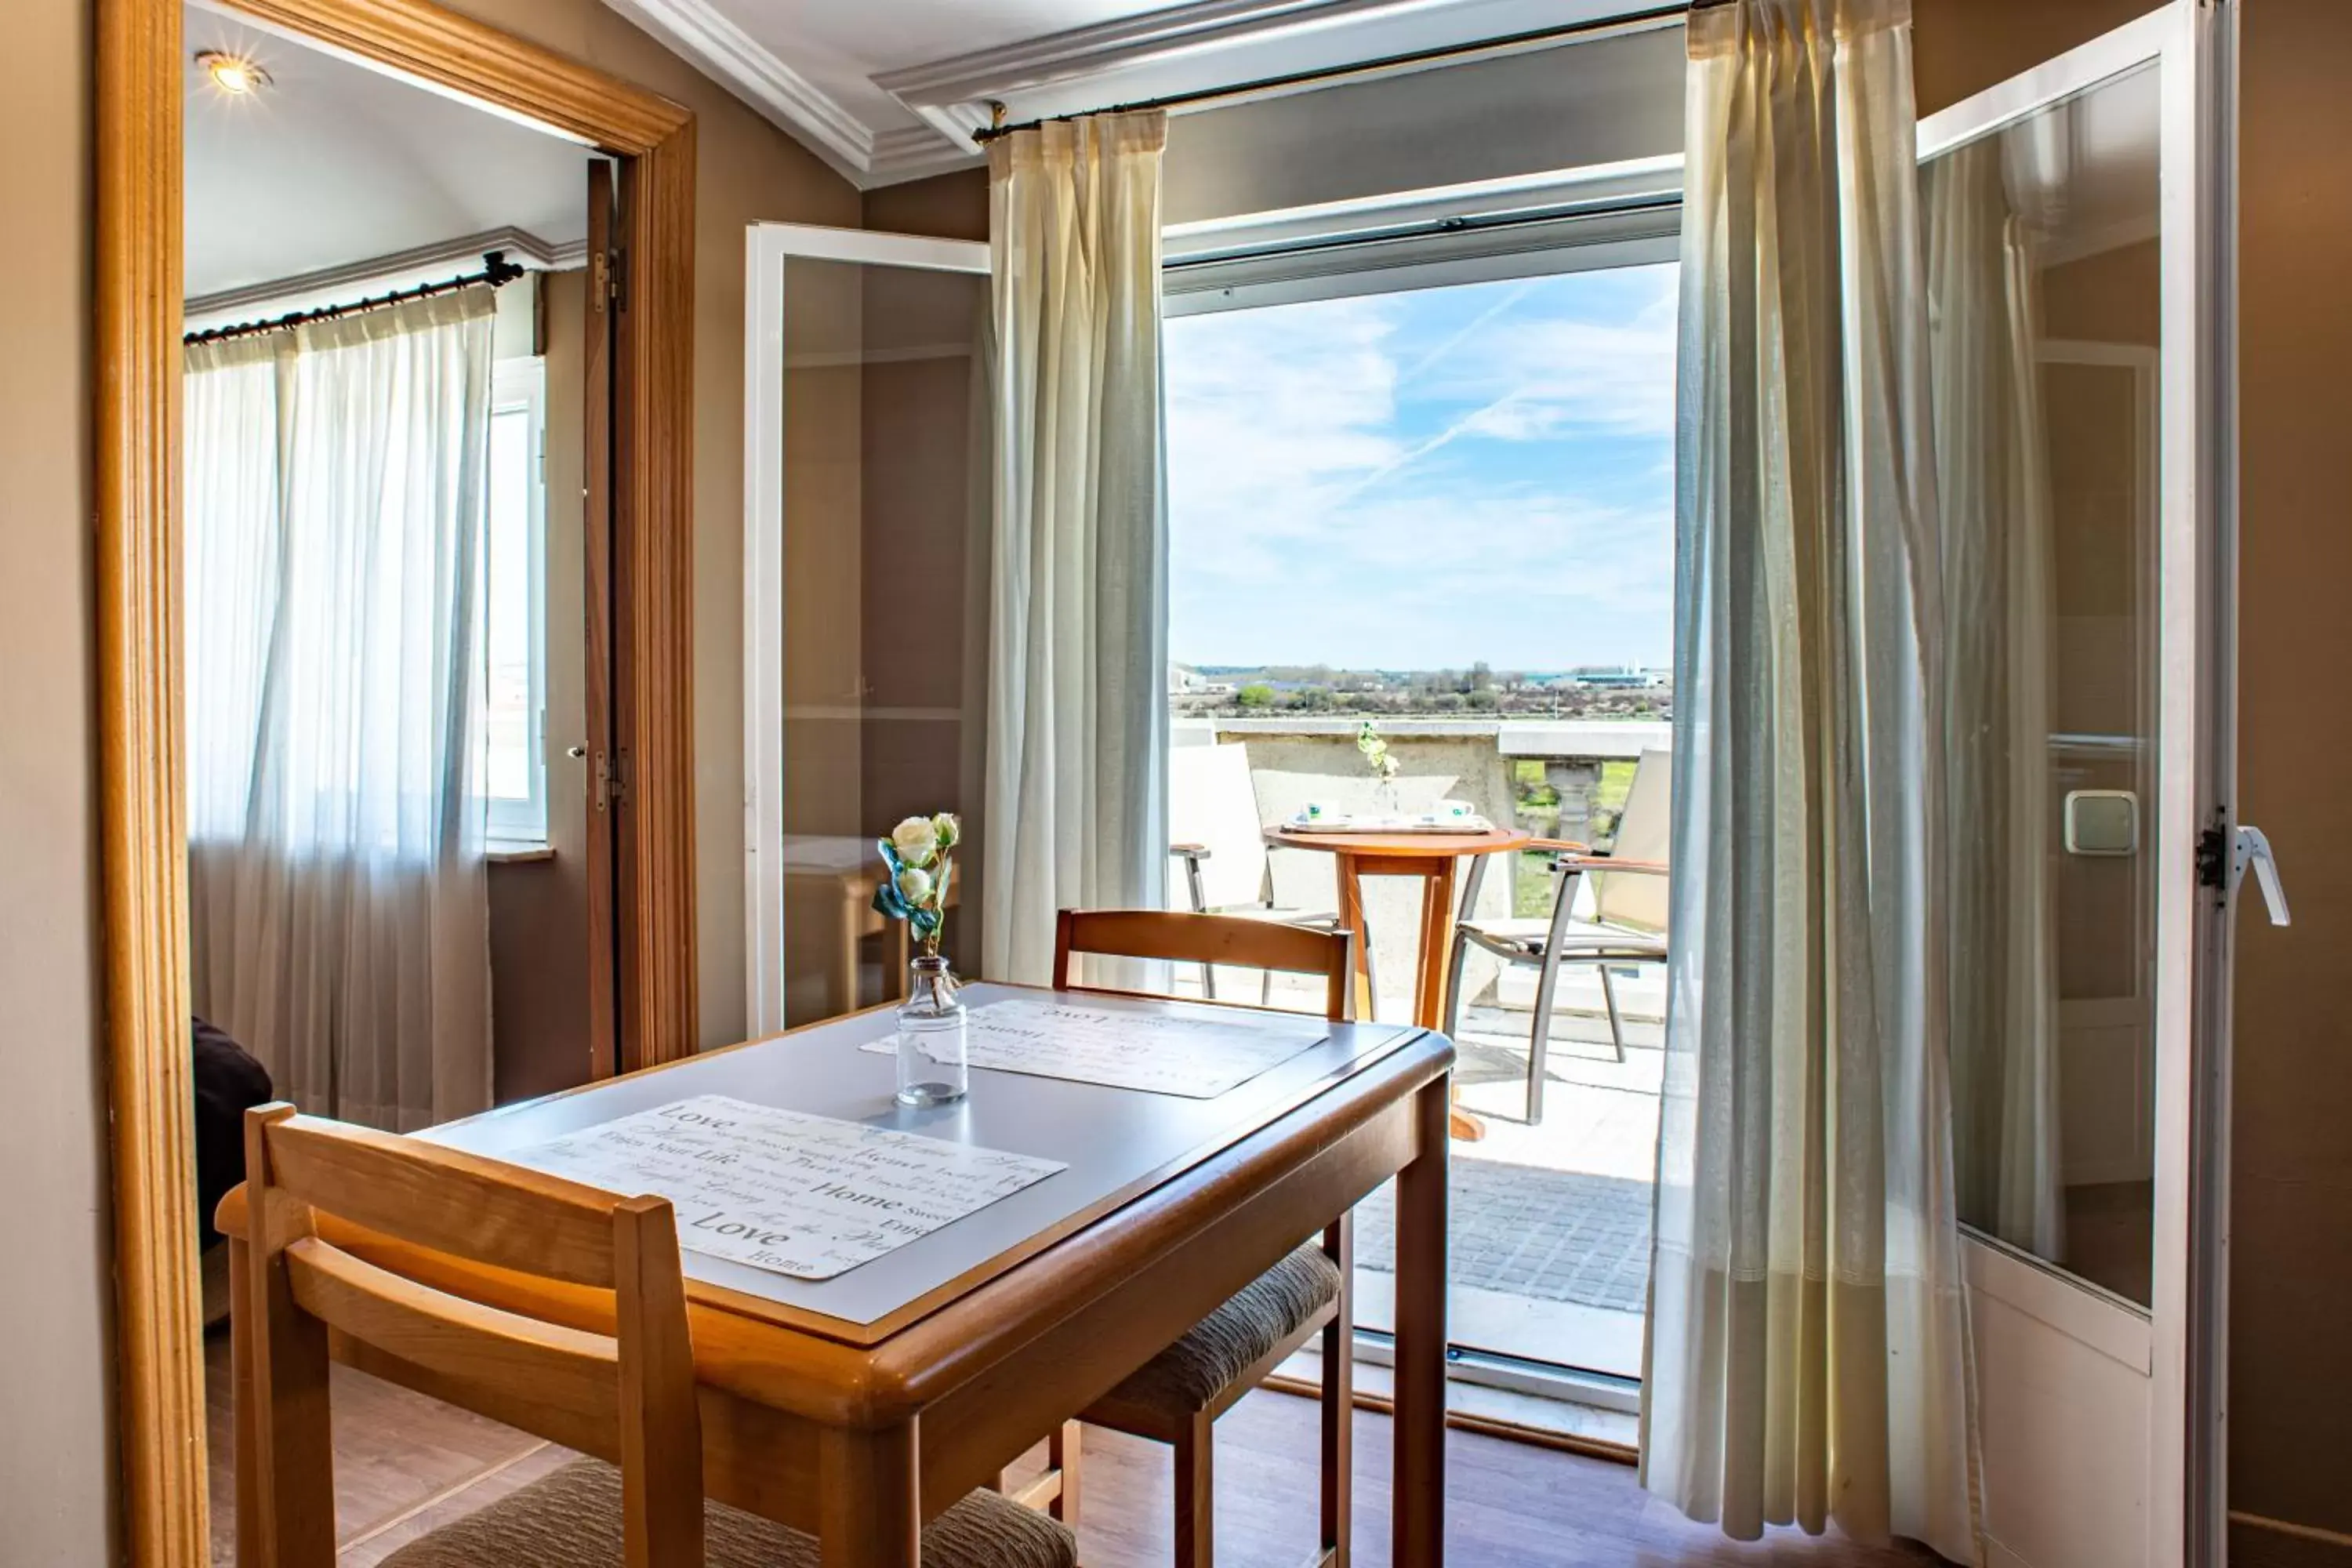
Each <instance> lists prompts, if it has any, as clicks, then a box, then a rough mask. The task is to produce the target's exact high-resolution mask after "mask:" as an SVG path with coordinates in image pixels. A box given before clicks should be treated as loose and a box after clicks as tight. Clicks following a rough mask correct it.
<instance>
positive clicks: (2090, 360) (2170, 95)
mask: <svg viewBox="0 0 2352 1568" xmlns="http://www.w3.org/2000/svg"><path fill="white" fill-rule="evenodd" d="M2234 13H2235V6H2234V5H2217V4H2215V3H2214V0H2176V3H2175V4H2173V5H2168V6H2166V7H2165V8H2163V9H2162V10H2159V11H2156V12H2153V13H2151V14H2150V15H2148V16H2145V17H2142V18H2141V19H2139V20H2138V21H2137V22H2134V23H2132V24H2130V25H2128V26H2125V27H2122V28H2119V29H2117V30H2116V31H2115V32H2113V33H2111V34H2109V35H2107V36H2105V37H2102V38H2099V39H2097V40H2095V41H2094V42H2092V43H2090V44H2088V45H2085V46H2084V47H2082V48H2079V49H2076V50H2074V51H2073V52H2072V53H2069V54H2067V55H2065V56H2063V57H2061V58H2057V59H2054V60H2052V61H2050V62H2048V63H2047V64H2045V65H2042V66H2041V67H2039V68H2035V69H2034V70H2032V71H2030V72H2028V73H2027V74H2025V75H2024V76H2021V77H2019V78H2016V79H2012V80H2011V81H2008V82H2005V83H2003V84H2001V85H2000V86H1999V87H1996V88H1994V89H1991V90H1990V91H1988V92H1985V93H1983V94H1980V95H1979V96H1978V97H1977V98H1974V99H1971V100H1969V101H1967V102H1965V103H1961V104H1958V105H1957V106H1955V107H1954V108H1952V109H1949V110H1945V111H1944V112H1942V113H1939V114H1937V115H1935V116H1932V117H1931V118H1929V119H1928V120H1927V121H1923V122H1922V123H1921V125H1920V128H1919V152H1920V158H1921V182H1922V188H1921V209H1922V215H1923V223H1924V226H1925V229H1926V234H1927V266H1928V271H1929V275H1930V295H1931V299H1932V300H1933V305H1934V310H1933V313H1932V316H1931V320H1932V322H1933V326H1932V332H1933V335H1934V339H1935V342H1934V347H1935V365H1936V389H1937V400H1936V408H1937V437H1938V439H1937V445H1938V454H1937V455H1938V469H1939V482H1940V484H1941V486H1942V488H1943V489H1944V490H1945V492H1946V497H1947V516H1946V527H1947V531H1948V540H1949V543H1948V547H1947V551H1946V558H1945V567H1946V575H1947V579H1948V590H1949V597H1948V606H1949V608H1950V610H1951V612H1952V614H1951V628H1952V637H1953V638H1954V639H1955V641H1954V654H1955V658H1954V667H1953V672H1952V686H1951V690H1952V693H1953V704H1954V709H1953V731H1954V734H1955V736H1956V737H1957V738H1958V740H1959V741H1960V742H1962V743H1961V744H1958V745H1956V746H1955V752H1956V757H1955V761H1954V772H1953V787H1952V796H1953V802H1954V813H1955V816H1954V820H1955V823H1956V826H1957V828H1958V834H1957V837H1956V847H1955V862H1954V872H1955V880H1954V896H1955V903H1954V910H1955V928H1956V936H1955V950H1954V955H1953V956H1954V964H1953V975H1954V981H1953V984H1954V991H1955V998H1956V1012H1955V1027H1954V1035H1953V1043H1952V1050H1953V1079H1954V1098H1955V1121H1956V1125H1955V1130H1954V1131H1955V1137H1954V1151H1955V1165H1956V1175H1957V1178H1958V1185H1959V1189H1960V1198H1961V1203H1960V1208H1961V1217H1962V1219H1963V1221H1964V1223H1965V1224H1967V1225H1968V1226H1969V1237H1968V1240H1967V1243H1966V1251H1967V1255H1968V1272H1969V1294H1970V1309H1971V1322H1972V1325H1973V1330H1974V1334H1975V1341H1976V1351H1977V1363H1978V1374H1979V1378H1978V1395H1979V1412H1980V1416H1981V1421H1982V1429H1983V1436H1984V1457H1985V1475H1984V1493H1985V1508H1986V1528H1987V1533H1988V1536H1989V1538H1990V1539H1989V1541H1988V1542H1987V1548H1988V1552H1987V1554H1988V1558H1989V1560H1990V1561H1991V1562H1992V1563H1996V1564H2003V1565H2011V1568H2013V1565H2015V1564H2021V1563H2022V1564H2030V1565H2031V1568H2176V1565H2179V1564H2184V1563H2219V1562H2220V1561H2221V1529H2222V1521H2223V1508H2222V1503H2221V1484H2222V1467H2221V1393H2222V1389H2223V1378H2222V1369H2221V1353H2222V1346H2223V1339H2222V1321H2221V1312H2222V1296H2221V1284H2222V1281H2221V1274H2220V1258H2221V1247H2222V1243H2223V1240H2224V1226H2226V1222H2227V1203H2226V1190H2225V1188H2226V1182H2227V1163H2226V1162H2227V1150H2226V1147H2225V1144H2224V1140H2225V1129H2226V1125H2227V1103H2226V1098H2227V1090H2228V1071H2227V1066H2228V1048H2229V1042H2228V1017H2229V1013H2228V943H2227V928H2226V925H2225V923H2224V922H2223V921H2222V919H2221V914H2222V910H2223V907H2224V902H2225V900H2226V899H2227V898H2228V896H2229V893H2230V891H2231V887H2230V885H2229V884H2230V878H2229V877H2228V875H2227V874H2226V870H2224V871H2223V872H2222V874H2221V875H2220V876H2218V877H2215V876H2211V875H2209V874H2208V873H2209V872H2210V870H2212V869H2213V868H2215V867H2216V866H2224V867H2225V866H2226V862H2227V860H2228V858H2229V857H2228V856H2226V855H2220V856H2218V857H2217V856H2216V855H2215V854H2214V853H2213V851H2214V849H2215V848H2216V847H2222V846H2227V845H2228V844H2230V843H2231V841H2232V839H2231V835H2233V834H2234V832H2235V828H2236V825H2235V823H2234V821H2233V820H2232V818H2231V801H2233V800H2234V798H2235V792H2234V788H2233V757H2234V737H2233V734H2232V730H2231V700H2232V692H2233V684H2232V682H2233V675H2232V669H2231V652H2232V637H2233V631H2232V625H2231V615H2232V607H2233V605H2234V599H2235V591H2236V590H2235V579H2234V548H2233V544H2232V527H2233V514H2234V496H2233V489H2234V469H2233V466H2232V465H2233V460H2234V458H2233V451H2232V445H2233V430H2234V406H2233V395H2234V362H2233V358H2232V353H2233V350H2232V345H2231V338H2230V329H2231V318H2232V314H2233V312H2232V308H2231V297H2232V296H2231V291H2232V289H2233V288H2234V281H2233V278H2232V274H2231V237H2232V231H2233V227H2234V216H2233V209H2232V206H2231V188H2230V186H2231V159H2232V156H2233V154H2232V151H2231V132H2232V120H2233V115H2234V109H2233V105H2232V102H2231V80H2232V72H2233V69H2234V68H2233V65H2232V63H2231V62H2232V51H2231V45H2232V29H2233V26H2234V20H2235V16H2234ZM2216 882H2218V883H2219V884H2220V885H2219V886H2215V885H2212V884H2214V883H2216Z"/></svg>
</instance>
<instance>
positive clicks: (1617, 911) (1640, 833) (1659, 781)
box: [1592, 752, 1675, 931]
mask: <svg viewBox="0 0 2352 1568" xmlns="http://www.w3.org/2000/svg"><path fill="white" fill-rule="evenodd" d="M1674 783H1675V767H1674V757H1673V754H1672V753H1671V752H1643V753H1642V759H1641V761H1640V762H1638V763H1634V764H1633V787H1632V788H1631V789H1629V790H1627V791H1626V792H1625V809H1624V810H1623V811H1622V812H1620V813H1619V814H1618V816H1617V837H1616V838H1615V839H1614V840H1613V841H1612V843H1611V845H1610V849H1609V853H1610V856H1611V858H1613V859H1618V860H1649V861H1654V862H1655V863H1657V864H1658V865H1661V866H1663V865H1664V864H1665V863H1666V856H1667V853H1668V850H1669V849H1670V847H1672V845H1673V842H1674V815H1675V813H1674ZM1592 884H1593V885H1592V913H1593V917H1594V918H1595V919H1596V920H1599V921H1603V922H1605V923H1607V924H1610V925H1621V926H1631V927H1633V928H1634V929H1635V930H1637V931H1664V930H1665V929H1666V887H1667V879H1665V878H1664V877H1659V876H1654V875H1651V874H1648V873H1638V874H1637V873H1634V872H1630V871H1629V872H1625V873H1622V874H1621V875H1615V876H1612V875H1611V874H1610V873H1609V872H1606V871H1602V872H1599V873H1597V874H1595V875H1594V877H1593V879H1592Z"/></svg>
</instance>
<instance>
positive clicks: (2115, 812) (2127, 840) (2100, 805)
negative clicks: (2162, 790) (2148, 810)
mask: <svg viewBox="0 0 2352 1568" xmlns="http://www.w3.org/2000/svg"><path fill="white" fill-rule="evenodd" d="M2066 853H2067V854H2069V855H2137V853H2139V796H2137V795H2134V794H2133V793H2132V792H2131V791H2129V790H2127V789H2075V790H2068V791H2067V792H2066Z"/></svg>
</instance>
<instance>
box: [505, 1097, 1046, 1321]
mask: <svg viewBox="0 0 2352 1568" xmlns="http://www.w3.org/2000/svg"><path fill="white" fill-rule="evenodd" d="M505 1158H507V1159H509V1160H511V1161H513V1162H514V1163H516V1164H519V1165H527V1166H529V1167H530V1168H531V1169H532V1170H535V1171H545V1172H547V1173H549V1174H551V1175H556V1176H563V1177H567V1178H569V1179H571V1180H572V1181H575V1182H584V1183H586V1184H588V1185H590V1186H593V1187H602V1188H604V1190H605V1191H606V1192H611V1193H620V1194H625V1195H627V1196H631V1197H634V1196H636V1195H638V1194H647V1193H650V1194H654V1195H655V1196H656V1197H664V1198H667V1199H668V1200H669V1201H670V1203H671V1204H672V1205H674V1206H675V1207H676V1209H677V1240H678V1245H679V1246H681V1247H687V1248H688V1249H690V1250H692V1251H695V1252H702V1253H708V1254H709V1255H710V1256H711V1257H713V1258H730V1259H732V1260H733V1261H735V1262H738V1263H748V1264H750V1265H751V1267H753V1268H766V1269H771V1270H772V1271H774V1272H775V1273H778V1274H789V1275H791V1276H792V1277H793V1278H794V1279H832V1278H833V1277H834V1276H835V1275H836V1274H845V1273H847V1272H848V1271H849V1270H850V1269H852V1268H856V1267H857V1266H858V1265H859V1264H861V1263H870V1262H872V1261H873V1260H874V1259H875V1258H879V1257H881V1256H882V1255H883V1254H884V1253H887V1252H889V1251H891V1250H892V1249H893V1248H895V1247H904V1246H905V1245H906V1244H907V1243H908V1242H910V1241H913V1240H914V1239H916V1238H917V1237H922V1236H928V1235H929V1234H930V1233H931V1232H932V1231H935V1230H937V1229H939V1228H940V1226H944V1225H950V1224H952V1223H954V1222H955V1221H957V1220H960V1219H961V1218H963V1217H964V1216H965V1215H970V1214H975V1213H977V1212H979V1211H980V1210H982V1209H984V1208H986V1207H987V1206H988V1205H991V1204H992V1203H994V1202H996V1200H997V1199H999V1198H1003V1197H1009V1196H1011V1195H1012V1194H1014V1193H1017V1192H1019V1191H1020V1190H1021V1189H1022V1188H1024V1187H1026V1186H1029V1185H1031V1184H1034V1183H1036V1182H1041V1181H1043V1180H1045V1178H1046V1177H1047V1176H1050V1175H1052V1174H1054V1173H1055V1172H1056V1171H1061V1170H1064V1169H1066V1168H1067V1167H1066V1166H1064V1165H1063V1164H1062V1163H1060V1162H1058V1161H1055V1160H1039V1159H1033V1158H1031V1157H1030V1156H1028V1155H1025V1154H1008V1153H1004V1152H1001V1151H999V1150H994V1149H978V1148H974V1147H972V1146H971V1144H969V1143H950V1142H947V1141H946V1140H944V1139H940V1138H925V1137H921V1136H919V1135H918V1134H915V1133H912V1132H895V1131H890V1130H888V1129H887V1128H880V1127H866V1126H864V1125H861V1124H860V1123H858V1122H855V1121H835V1120H834V1119H833V1118H832V1117H829V1116H811V1115H808V1114H806V1113H805V1112H803V1111H798V1110H776V1109H774V1108H773V1107H772V1106H765V1105H753V1104H751V1103H750V1102H749V1101H746V1100H730V1099H729V1098H727V1097H726V1096H724V1095H716V1094H706V1095H698V1096H696V1097H695V1098H694V1099H692V1100H678V1101H677V1102H675V1103H673V1104H669V1105H662V1106H656V1107H655V1108H654V1109H653V1110H641V1111H638V1112H637V1113H636V1114H635V1115H634V1116H625V1117H622V1118H621V1119H620V1120H619V1121H607V1122H604V1123H603V1124H602V1125H599V1126H595V1127H586V1128H583V1129H582V1130H581V1131H577V1132H573V1133H571V1134H569V1135H567V1136H565V1137H562V1138H556V1139H551V1140H550V1141H549V1142H545V1143H537V1144H533V1145H531V1146H530V1147H528V1148H525V1149H520V1150H517V1151H515V1152H512V1153H510V1154H508V1155H506V1156H505Z"/></svg>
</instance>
